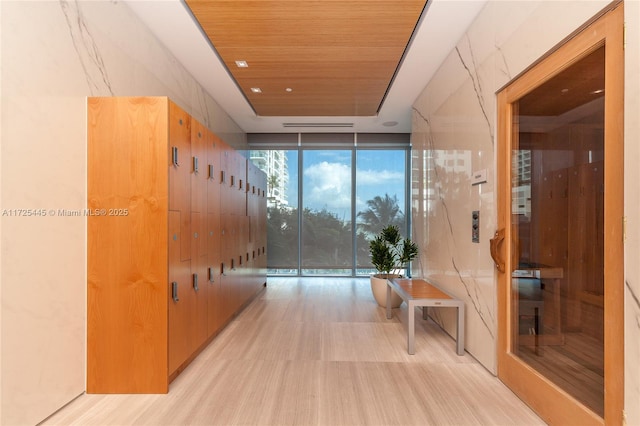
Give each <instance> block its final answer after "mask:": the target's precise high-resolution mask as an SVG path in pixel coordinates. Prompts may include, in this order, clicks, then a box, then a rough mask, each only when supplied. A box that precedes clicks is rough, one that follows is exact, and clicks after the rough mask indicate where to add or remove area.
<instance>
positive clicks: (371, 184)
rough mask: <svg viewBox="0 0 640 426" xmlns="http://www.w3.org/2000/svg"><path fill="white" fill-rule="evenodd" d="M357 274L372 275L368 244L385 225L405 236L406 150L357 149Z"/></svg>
mask: <svg viewBox="0 0 640 426" xmlns="http://www.w3.org/2000/svg"><path fill="white" fill-rule="evenodd" d="M356 157H357V158H356V169H357V172H356V212H357V213H356V232H357V238H356V262H357V263H356V274H358V275H368V274H371V273H373V272H375V270H374V268H373V266H372V265H371V259H370V256H369V241H371V240H372V239H373V237H374V236H375V235H377V234H378V233H379V232H380V231H381V230H382V228H384V227H385V226H387V225H396V226H397V227H398V229H400V232H401V233H402V235H403V237H404V236H406V235H407V220H406V217H405V214H404V210H405V182H406V175H405V169H406V166H405V164H406V151H405V150H359V151H357V154H356Z"/></svg>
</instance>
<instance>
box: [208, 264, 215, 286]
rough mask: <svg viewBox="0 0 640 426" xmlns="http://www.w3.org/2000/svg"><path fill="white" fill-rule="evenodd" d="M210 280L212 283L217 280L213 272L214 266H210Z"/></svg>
mask: <svg viewBox="0 0 640 426" xmlns="http://www.w3.org/2000/svg"><path fill="white" fill-rule="evenodd" d="M209 282H210V283H213V282H215V279H214V274H213V268H212V267H209Z"/></svg>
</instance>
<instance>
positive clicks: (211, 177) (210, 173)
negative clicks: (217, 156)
mask: <svg viewBox="0 0 640 426" xmlns="http://www.w3.org/2000/svg"><path fill="white" fill-rule="evenodd" d="M209 179H213V164H209Z"/></svg>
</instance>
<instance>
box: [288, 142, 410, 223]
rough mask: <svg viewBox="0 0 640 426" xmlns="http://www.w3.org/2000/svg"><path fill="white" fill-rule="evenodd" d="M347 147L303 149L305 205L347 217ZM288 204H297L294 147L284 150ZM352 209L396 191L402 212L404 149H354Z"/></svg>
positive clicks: (349, 177)
mask: <svg viewBox="0 0 640 426" xmlns="http://www.w3.org/2000/svg"><path fill="white" fill-rule="evenodd" d="M351 155H352V151H351V150H305V151H304V160H303V177H304V184H303V185H304V186H303V197H304V205H305V207H308V208H311V209H313V210H321V209H323V208H326V209H327V210H329V211H331V212H333V213H335V214H336V215H337V216H338V217H339V218H344V219H347V220H348V219H350V217H351V213H350V204H351ZM287 159H288V169H289V182H290V188H289V190H288V193H287V196H288V201H289V205H290V206H292V207H296V206H297V204H298V203H297V195H298V194H297V187H295V183H296V182H297V179H298V167H297V165H298V163H297V151H288V152H287ZM356 167H357V191H356V211H360V210H363V209H365V208H366V201H367V200H370V199H372V198H373V197H374V196H376V195H381V196H383V195H384V194H385V193H388V194H389V195H397V197H398V202H399V204H400V209H401V210H402V211H403V212H404V211H405V209H404V199H405V197H404V179H405V177H404V176H405V174H404V173H405V151H402V150H398V151H389V150H384V151H380V150H360V151H358V152H357V164H356Z"/></svg>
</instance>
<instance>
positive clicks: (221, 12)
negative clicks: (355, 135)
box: [186, 0, 426, 116]
mask: <svg viewBox="0 0 640 426" xmlns="http://www.w3.org/2000/svg"><path fill="white" fill-rule="evenodd" d="M186 3H187V5H188V6H189V8H190V9H191V11H192V13H193V15H194V16H195V18H196V19H197V21H198V22H199V23H200V25H201V27H202V29H203V30H204V32H205V34H206V35H207V36H208V37H209V40H210V41H211V43H212V45H213V46H214V48H215V49H216V51H217V52H218V55H219V56H220V58H221V59H222V61H223V62H224V63H225V65H226V67H227V68H228V69H229V71H230V73H231V75H232V77H233V78H234V79H235V81H236V82H237V84H238V86H239V87H240V89H241V90H242V91H243V93H244V95H245V97H246V98H247V100H248V101H249V103H250V104H251V106H252V108H253V109H254V111H255V112H256V114H257V115H259V116H374V115H376V114H377V112H378V109H379V108H380V107H381V104H382V102H383V100H384V96H385V93H386V91H387V88H388V87H389V86H390V84H391V82H392V79H393V76H394V73H395V71H396V68H397V67H398V65H399V63H400V61H401V59H402V56H403V53H404V51H405V48H406V47H407V44H408V43H409V40H410V38H411V35H412V33H413V30H414V28H415V27H416V24H417V22H418V20H419V18H420V15H421V13H422V11H423V9H424V7H425V4H426V1H424V0H422V1H420V0H389V1H384V0H362V1H348V0H322V1H309V0H283V1H262V0H254V1H246V0H230V1H215V0H186ZM236 61H246V62H247V64H248V65H249V66H248V67H247V68H239V67H238V66H237V65H236ZM251 88H260V90H261V91H262V92H261V93H253V92H252V91H251ZM287 88H289V89H291V91H287Z"/></svg>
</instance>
